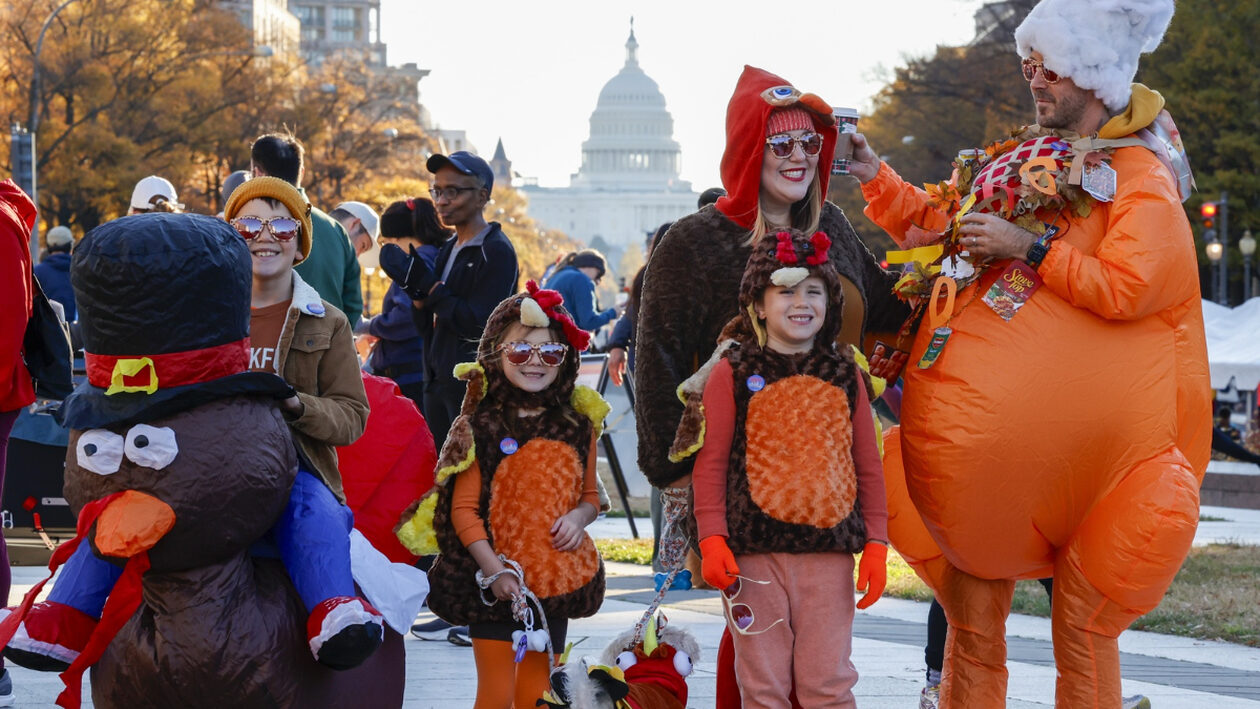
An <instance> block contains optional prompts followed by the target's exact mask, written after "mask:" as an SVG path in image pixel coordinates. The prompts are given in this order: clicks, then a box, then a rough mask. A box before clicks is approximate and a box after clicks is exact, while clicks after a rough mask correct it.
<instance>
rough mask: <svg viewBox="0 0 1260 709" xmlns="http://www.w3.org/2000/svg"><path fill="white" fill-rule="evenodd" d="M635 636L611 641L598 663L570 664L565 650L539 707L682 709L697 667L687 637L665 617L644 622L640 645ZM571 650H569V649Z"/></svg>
mask: <svg viewBox="0 0 1260 709" xmlns="http://www.w3.org/2000/svg"><path fill="white" fill-rule="evenodd" d="M636 634H637V633H636V631H635V630H629V631H626V632H625V633H623V634H622V635H620V636H618V637H617V638H615V639H614V640H613V641H612V642H611V643H609V644H608V647H607V648H605V649H604V654H603V655H602V656H601V657H600V659H599V660H593V659H590V658H580V659H577V660H574V661H572V662H568V661H566V660H567V659H568V655H569V650H565V656H564V657H561V658H560V661H561V663H562V664H561V666H560V667H557V668H556V669H554V670H552V671H551V690H550V691H549V692H547V693H546V694H545V695H543V698H542V699H539V700H538V706H540V707H543V706H545V707H551V708H552V709H562V708H564V709H683V708H684V707H686V706H687V677H688V676H689V675H690V674H691V671H692V669H693V668H694V663H696V662H699V659H700V646H699V644H697V643H696V639H695V638H694V637H693V636H692V635H691V633H690V632H688V631H686V630H683V629H682V628H675V627H673V626H667V625H666V621H665V615H664V614H660V615H657V616H655V617H653V618H652V619H651V620H649V621H648V624H647V629H646V632H645V633H644V636H643V640H642V641H641V642H637V643H636V642H635V640H634V639H635V636H636ZM570 649H571V648H570Z"/></svg>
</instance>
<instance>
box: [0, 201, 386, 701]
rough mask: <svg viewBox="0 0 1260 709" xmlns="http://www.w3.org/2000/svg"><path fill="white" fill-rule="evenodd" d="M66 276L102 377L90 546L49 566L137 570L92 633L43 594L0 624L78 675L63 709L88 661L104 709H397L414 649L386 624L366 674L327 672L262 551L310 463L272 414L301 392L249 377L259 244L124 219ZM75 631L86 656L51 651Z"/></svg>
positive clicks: (299, 608) (82, 523) (82, 453)
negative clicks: (96, 561) (87, 560)
mask: <svg viewBox="0 0 1260 709" xmlns="http://www.w3.org/2000/svg"><path fill="white" fill-rule="evenodd" d="M72 278H73V281H74V286H75V292H76V296H77V298H78V303H79V305H80V323H81V325H82V330H83V338H84V345H85V349H86V352H87V357H86V364H87V370H88V380H87V381H86V382H85V383H83V384H82V385H80V386H79V388H78V389H77V390H76V391H75V393H74V394H73V395H72V396H71V397H69V398H68V399H67V400H66V402H65V404H64V407H63V410H62V414H63V417H64V420H65V424H66V426H67V427H69V428H70V429H71V434H70V444H69V449H68V453H67V459H66V469H65V495H66V499H67V500H68V501H69V503H70V504H71V506H72V507H73V508H74V509H75V511H76V512H77V513H78V536H77V537H76V538H75V539H74V540H72V541H70V542H67V543H66V544H63V545H62V546H61V547H59V548H58V549H57V551H56V553H55V554H54V555H53V561H52V562H51V563H50V568H54V569H55V568H56V567H57V566H58V565H60V564H61V563H62V562H64V561H65V560H66V559H67V558H68V557H70V555H71V554H72V553H73V552H74V550H75V548H77V547H78V546H79V545H80V544H81V543H84V542H86V543H87V544H89V545H90V546H91V549H92V551H93V552H95V554H96V555H97V556H98V557H100V558H102V559H105V560H108V561H111V562H113V563H114V564H117V565H119V566H123V568H124V570H123V573H122V576H121V578H120V579H119V580H118V581H117V583H116V584H115V585H114V587H113V590H112V592H111V593H110V595H109V599H108V601H107V602H106V604H105V608H104V612H103V613H102V615H101V619H100V621H99V622H98V623H96V624H95V625H94V626H88V627H87V629H86V631H85V629H84V628H83V627H79V628H73V627H68V624H66V623H64V622H63V620H64V618H65V617H66V615H65V614H62V615H58V614H57V613H56V612H55V610H56V609H50V608H49V604H48V603H41V604H38V605H35V606H34V608H32V603H33V601H34V598H35V596H36V594H37V593H38V592H39V590H40V587H41V586H42V585H43V584H42V583H41V584H40V585H39V586H37V587H36V588H35V589H34V590H33V591H32V592H31V593H30V594H28V596H27V599H26V600H25V601H24V602H23V604H22V606H20V607H19V608H18V609H17V611H16V612H13V613H11V614H9V616H8V617H7V618H6V619H5V620H4V622H3V623H0V641H3V642H5V643H7V644H8V647H7V648H6V656H8V657H10V659H14V660H15V661H18V662H19V664H26V665H28V666H36V665H39V666H38V667H37V668H38V669H65V667H66V665H68V666H69V668H68V669H65V671H64V672H63V673H62V679H63V680H64V681H65V683H66V687H67V688H66V690H65V691H64V692H63V693H62V695H61V696H60V697H59V698H58V703H59V704H60V705H61V706H67V707H68V706H78V704H79V700H80V698H79V687H80V681H81V680H80V678H81V676H82V673H83V671H84V669H86V668H87V667H88V666H91V667H92V673H91V685H92V701H93V702H94V704H95V705H96V706H97V707H345V706H371V707H388V706H395V707H396V706H400V705H401V704H402V695H403V682H404V677H405V667H404V660H405V657H404V653H403V648H402V641H401V637H400V636H399V635H398V634H397V633H393V632H390V631H389V630H388V629H386V630H385V643H384V645H383V646H382V647H381V648H380V650H378V651H377V652H376V653H375V654H374V655H373V656H372V657H371V658H369V659H368V661H367V662H365V663H364V664H362V665H360V666H359V667H357V668H355V669H353V670H348V671H345V672H336V671H333V670H331V669H329V668H327V667H324V666H323V665H320V664H318V663H316V662H315V660H314V659H313V658H312V655H311V651H310V650H309V649H308V647H307V641H306V633H305V628H304V624H305V621H306V618H307V612H306V609H305V608H304V607H303V604H302V602H301V600H300V599H299V598H298V596H297V595H296V593H295V592H294V590H293V587H292V585H291V583H290V581H289V577H288V575H287V573H286V572H285V569H284V566H283V565H282V564H281V563H280V561H279V560H278V559H266V558H258V557H254V556H251V554H250V549H251V546H252V545H253V544H254V543H255V542H256V541H257V540H259V538H260V537H262V536H263V535H264V534H265V533H266V532H267V531H268V529H270V528H271V526H272V524H273V522H274V520H275V519H276V518H277V517H278V516H279V514H280V512H281V511H282V509H283V508H284V506H285V504H286V502H287V500H288V497H289V488H290V486H291V485H292V483H293V480H294V477H295V475H296V473H297V453H296V452H295V449H294V446H293V443H292V441H291V439H290V434H289V430H288V427H287V425H286V423H285V421H284V420H283V418H282V415H281V413H280V410H279V409H278V408H277V406H276V405H275V402H276V400H277V398H278V397H284V396H287V395H288V393H289V392H291V389H290V388H289V387H288V385H287V384H285V382H284V381H283V380H282V379H281V378H279V377H277V376H275V375H272V374H267V373H255V372H249V371H248V368H249V340H248V332H249V321H250V288H251V282H252V281H251V278H252V277H251V263H250V254H249V251H248V249H247V248H246V246H245V242H244V241H243V240H242V239H241V238H240V236H239V235H238V234H237V233H236V231H235V230H233V229H232V228H231V227H230V226H228V225H227V223H226V222H223V221H221V220H218V219H213V218H210V217H203V216H197V215H172V214H154V215H143V216H133V217H125V218H123V219H119V220H116V221H113V222H109V223H107V224H105V225H103V226H101V227H99V228H97V229H95V230H93V231H92V232H91V233H90V234H88V236H87V237H86V238H85V239H84V240H83V242H82V243H81V244H80V245H79V247H78V249H77V252H76V254H75V257H74V263H73V268H72ZM77 580H78V579H76V578H70V579H66V578H61V579H58V583H59V584H63V583H64V584H71V583H74V582H75V581H77ZM89 620H90V619H89ZM75 632H79V633H80V634H83V633H85V632H86V633H90V639H88V640H87V642H86V646H84V647H82V649H81V652H73V653H62V654H60V655H59V654H57V651H58V650H59V649H61V650H64V649H65V648H64V647H61V646H60V645H59V643H62V644H64V643H65V639H66V638H68V637H70V636H72V635H73V634H74V633H75ZM35 637H40V638H50V639H51V641H50V642H46V643H44V644H43V645H39V644H33V643H32V642H31V639H32V638H35ZM36 651H43V652H45V653H46V654H44V655H40V654H39V653H38V652H36ZM40 663H43V664H42V665H40Z"/></svg>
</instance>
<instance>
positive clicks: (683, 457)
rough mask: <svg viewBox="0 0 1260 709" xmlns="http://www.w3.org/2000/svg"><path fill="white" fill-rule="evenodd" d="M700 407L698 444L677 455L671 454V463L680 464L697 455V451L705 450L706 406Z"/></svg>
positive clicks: (693, 444)
mask: <svg viewBox="0 0 1260 709" xmlns="http://www.w3.org/2000/svg"><path fill="white" fill-rule="evenodd" d="M699 407H700V432H699V433H698V434H696V442H695V443H692V444H691V445H689V446H687V447H686V448H684V449H683V450H680V451H678V452H677V453H670V454H669V456H668V458H669V462H671V463H678V462H681V461H684V460H686V459H687V458H690V457H691V456H693V455H695V454H696V451H698V450H700V449H701V448H704V431H705V426H704V404H700V405H699Z"/></svg>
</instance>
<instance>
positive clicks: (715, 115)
mask: <svg viewBox="0 0 1260 709" xmlns="http://www.w3.org/2000/svg"><path fill="white" fill-rule="evenodd" d="M982 4H983V3H982V2H981V0H884V1H883V2H853V1H852V0H831V1H824V2H810V3H802V4H800V5H782V4H779V3H776V2H766V1H764V0H763V1H761V2H751V1H749V0H727V1H724V2H723V1H719V0H639V1H635V2H630V1H627V0H577V1H569V0H533V1H532V2H524V1H520V0H517V1H512V0H472V1H469V0H440V1H439V2H427V1H426V2H422V1H421V0H381V40H382V41H383V42H385V43H386V45H387V46H388V60H389V63H390V64H392V65H399V64H403V63H406V62H415V63H416V64H417V65H419V67H420V68H422V69H428V70H429V71H430V72H431V73H430V74H429V76H427V77H425V78H424V79H422V80H421V81H420V101H421V103H423V104H424V105H425V106H426V108H428V110H429V112H430V115H431V117H432V120H433V122H434V124H435V125H436V126H437V127H439V128H444V129H458V130H465V131H467V134H468V138H469V140H470V141H471V142H472V144H473V145H474V146H476V148H477V150H478V152H479V153H480V154H481V155H482V156H483V157H485V158H486V159H489V158H490V156H491V155H492V154H493V151H494V147H495V142H496V141H497V140H498V139H499V138H502V139H503V145H504V149H505V150H506V152H507V156H508V159H510V160H511V161H512V168H513V170H515V171H516V172H518V173H520V174H521V175H522V176H525V177H533V178H536V179H537V180H538V183H539V184H541V185H544V186H548V187H563V186H567V185H568V181H569V176H570V175H571V174H572V173H574V172H576V171H577V169H578V167H579V165H580V163H581V155H582V141H584V140H586V139H587V137H588V136H589V133H590V116H591V112H592V111H594V110H595V104H596V100H597V99H598V97H599V91H600V89H601V88H602V87H603V85H604V84H605V83H606V82H607V81H608V80H609V79H611V78H612V77H613V76H614V75H616V73H617V72H618V71H620V69H621V67H622V65H623V64H624V63H625V54H626V52H625V42H626V38H627V36H628V35H629V30H630V24H629V23H630V17H631V16H633V17H634V33H635V38H636V40H637V41H638V43H639V50H638V59H639V65H640V66H641V67H642V68H643V70H644V71H645V72H646V73H647V75H648V76H650V77H652V78H653V79H655V80H656V82H657V84H658V85H659V86H660V89H661V93H662V94H663V95H664V96H665V102H666V107H667V108H668V109H669V111H670V113H671V114H672V115H673V119H674V139H675V140H676V141H678V142H679V143H680V144H681V146H682V169H681V177H682V178H683V179H685V180H690V181H691V183H692V187H693V188H694V189H695V190H696V191H701V190H703V189H705V188H707V187H711V186H715V185H719V184H720V181H719V179H718V164H719V161H720V160H721V157H722V149H723V146H724V144H725V135H724V125H725V111H726V103H727V101H728V100H729V99H730V95H731V92H732V90H733V89H734V86H735V80H736V79H737V78H738V77H739V74H740V72H741V71H742V69H743V66H744V64H752V65H754V66H759V67H761V68H763V69H767V70H769V71H772V72H774V73H776V74H778V75H780V76H782V77H784V78H785V79H787V80H788V81H789V82H791V83H792V84H793V85H794V86H796V87H797V88H798V89H800V90H802V91H807V92H812V93H816V94H818V95H819V96H821V97H822V98H823V99H824V100H826V101H827V102H828V103H830V104H831V105H833V106H851V107H854V108H857V109H858V110H859V111H860V112H861V113H863V114H865V113H867V112H868V111H869V108H870V101H871V97H872V96H873V95H874V94H875V93H876V92H878V90H879V89H880V88H881V87H882V86H883V85H884V84H885V83H886V80H887V78H888V77H889V76H890V75H891V72H892V69H893V68H895V67H897V66H900V65H901V64H903V63H904V60H905V58H906V57H917V56H925V55H929V54H931V53H932V52H933V51H934V49H935V47H936V46H937V45H938V44H945V45H958V44H964V43H966V42H967V41H969V40H970V39H971V37H972V35H973V33H974V28H975V22H974V19H973V14H974V12H975V10H976V9H977V8H978V7H980V5H982ZM860 127H861V124H860V123H859V129H860Z"/></svg>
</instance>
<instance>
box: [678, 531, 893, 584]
mask: <svg viewBox="0 0 1260 709" xmlns="http://www.w3.org/2000/svg"><path fill="white" fill-rule="evenodd" d="M738 573H739V565H738V564H736V563H735V555H734V554H732V553H731V548H730V547H728V546H726V537H723V536H722V535H720V534H714V535H712V536H709V537H705V538H704V539H701V540H700V575H701V576H704V580H705V581H707V582H708V584H709V585H710V586H712V587H714V588H716V589H717V590H719V591H721V590H723V589H725V588H726V587H727V586H730V585H731V583H732V582H734V581H735V574H738ZM881 588H883V587H882V586H881Z"/></svg>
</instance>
